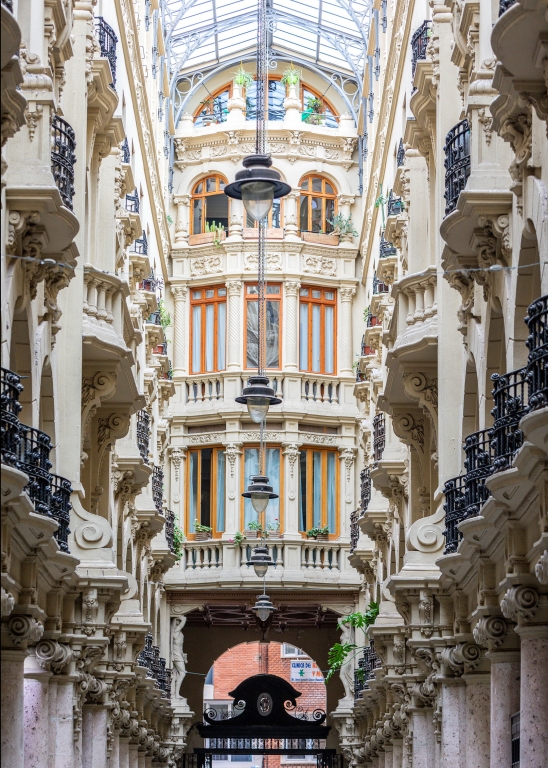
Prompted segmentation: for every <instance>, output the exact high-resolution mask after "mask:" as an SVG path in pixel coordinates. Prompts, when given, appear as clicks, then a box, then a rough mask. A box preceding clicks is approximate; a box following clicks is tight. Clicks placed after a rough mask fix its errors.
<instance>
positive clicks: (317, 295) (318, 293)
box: [312, 291, 322, 299]
mask: <svg viewBox="0 0 548 768" xmlns="http://www.w3.org/2000/svg"><path fill="white" fill-rule="evenodd" d="M312 298H313V299H321V298H322V292H321V291H312Z"/></svg>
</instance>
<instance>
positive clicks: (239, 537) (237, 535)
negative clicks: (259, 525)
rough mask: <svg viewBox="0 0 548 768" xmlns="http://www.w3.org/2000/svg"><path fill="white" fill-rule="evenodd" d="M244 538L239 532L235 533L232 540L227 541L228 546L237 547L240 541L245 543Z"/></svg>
mask: <svg viewBox="0 0 548 768" xmlns="http://www.w3.org/2000/svg"><path fill="white" fill-rule="evenodd" d="M246 538H247V537H246V536H244V535H243V533H242V532H241V531H236V533H235V534H234V538H233V539H229V540H228V541H229V544H234V545H235V546H237V547H239V546H240V544H241V543H242V541H245V540H246Z"/></svg>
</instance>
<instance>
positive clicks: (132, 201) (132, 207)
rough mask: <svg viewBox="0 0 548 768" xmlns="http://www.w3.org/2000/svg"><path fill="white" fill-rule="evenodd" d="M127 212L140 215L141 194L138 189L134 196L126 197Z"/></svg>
mask: <svg viewBox="0 0 548 768" xmlns="http://www.w3.org/2000/svg"><path fill="white" fill-rule="evenodd" d="M126 211H128V212H129V213H139V193H138V192H137V189H136V190H135V192H134V193H133V194H132V195H126ZM136 242H137V241H136Z"/></svg>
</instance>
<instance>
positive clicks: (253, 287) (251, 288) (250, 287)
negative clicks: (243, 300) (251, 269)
mask: <svg viewBox="0 0 548 768" xmlns="http://www.w3.org/2000/svg"><path fill="white" fill-rule="evenodd" d="M247 292H248V293H250V294H252V295H253V296H256V295H257V294H258V293H259V289H258V287H257V286H256V285H248V286H247Z"/></svg>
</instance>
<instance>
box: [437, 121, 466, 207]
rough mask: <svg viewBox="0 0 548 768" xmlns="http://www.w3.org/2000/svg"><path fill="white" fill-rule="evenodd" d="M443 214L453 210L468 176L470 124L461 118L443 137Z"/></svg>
mask: <svg viewBox="0 0 548 768" xmlns="http://www.w3.org/2000/svg"><path fill="white" fill-rule="evenodd" d="M443 149H444V152H445V163H444V165H445V194H444V197H445V215H446V216H447V215H448V214H450V213H451V211H454V210H455V208H456V205H457V201H458V199H459V195H460V193H461V192H462V190H463V189H464V188H465V186H466V182H467V181H468V177H469V176H470V126H469V124H468V120H461V121H460V123H457V125H456V126H455V127H454V128H452V129H451V130H450V131H449V133H448V134H447V136H446V137H445V146H444V148H443Z"/></svg>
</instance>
